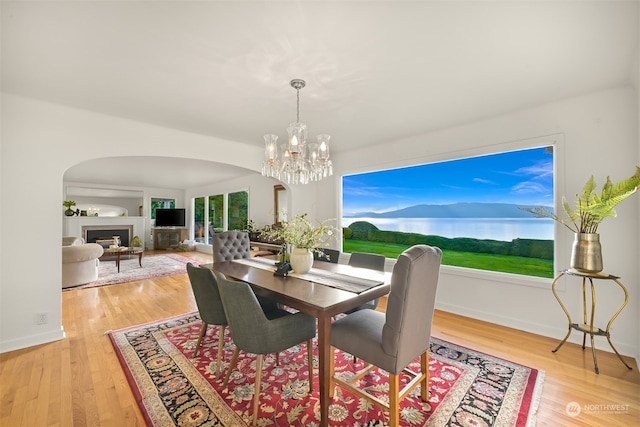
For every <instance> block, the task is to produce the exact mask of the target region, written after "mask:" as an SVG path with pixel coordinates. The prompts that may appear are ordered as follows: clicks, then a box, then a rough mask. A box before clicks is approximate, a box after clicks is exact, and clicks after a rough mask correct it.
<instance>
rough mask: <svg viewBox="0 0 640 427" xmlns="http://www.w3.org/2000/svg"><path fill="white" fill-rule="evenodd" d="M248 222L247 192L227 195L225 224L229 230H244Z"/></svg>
mask: <svg viewBox="0 0 640 427" xmlns="http://www.w3.org/2000/svg"><path fill="white" fill-rule="evenodd" d="M248 221H249V192H248V191H238V192H236V193H229V195H228V204H227V222H228V224H229V225H228V228H229V230H246V229H247V223H248Z"/></svg>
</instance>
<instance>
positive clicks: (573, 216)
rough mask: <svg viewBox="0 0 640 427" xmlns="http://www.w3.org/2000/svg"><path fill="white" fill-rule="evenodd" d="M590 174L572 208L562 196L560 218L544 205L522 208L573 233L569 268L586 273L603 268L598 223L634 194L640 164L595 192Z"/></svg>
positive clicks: (639, 184) (637, 183)
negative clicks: (549, 219) (557, 223)
mask: <svg viewBox="0 0 640 427" xmlns="http://www.w3.org/2000/svg"><path fill="white" fill-rule="evenodd" d="M596 187H597V185H596V182H595V180H594V178H593V175H592V176H591V177H590V178H589V179H588V180H587V182H586V183H585V185H584V187H583V188H582V192H581V193H580V194H577V195H576V196H577V200H576V202H575V207H571V206H570V205H569V202H568V201H567V199H566V198H565V197H562V208H563V210H564V212H565V214H566V217H560V216H558V215H556V214H555V213H554V212H552V211H551V210H550V209H549V208H546V207H535V208H523V210H525V211H528V212H531V213H533V214H534V215H535V216H536V217H538V218H552V219H554V220H556V221H558V222H559V223H560V224H562V225H564V226H565V227H567V228H568V229H570V230H571V231H573V232H574V233H575V240H574V243H573V250H572V254H571V268H574V269H576V270H580V271H585V272H589V273H598V272H600V271H602V252H601V248H600V236H599V234H598V233H597V231H598V226H599V225H600V223H601V222H602V221H603V220H604V219H605V218H608V217H612V218H614V217H615V216H616V215H617V214H616V211H615V209H614V208H615V207H616V206H617V205H618V204H619V203H620V202H622V201H623V200H625V199H626V198H628V197H629V196H631V195H632V194H633V193H635V192H636V191H637V190H638V188H639V187H640V167H638V166H636V172H635V174H633V175H632V176H630V177H629V178H626V179H623V180H622V181H619V182H617V183H615V184H614V183H612V182H611V179H610V178H609V177H607V182H606V183H605V184H604V185H603V186H602V191H601V192H600V193H599V194H598V193H597V192H596V191H595V190H596Z"/></svg>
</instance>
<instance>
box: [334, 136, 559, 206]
mask: <svg viewBox="0 0 640 427" xmlns="http://www.w3.org/2000/svg"><path fill="white" fill-rule="evenodd" d="M545 150H546V148H545V147H542V148H533V149H527V150H520V151H513V152H508V153H500V154H492V155H488V156H481V157H473V158H468V159H459V160H451V161H446V162H440V163H432V164H428V165H421V166H413V167H409V168H402V169H393V170H387V171H380V172H370V173H363V174H358V175H349V176H344V177H343V178H342V186H343V188H342V197H343V215H352V214H354V213H357V212H367V211H372V212H386V211H390V210H395V209H401V208H405V207H408V206H413V205H419V204H435V205H444V204H449V203H456V202H487V203H489V202H491V203H514V204H522V205H546V206H553V155H552V154H550V153H545Z"/></svg>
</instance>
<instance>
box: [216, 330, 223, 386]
mask: <svg viewBox="0 0 640 427" xmlns="http://www.w3.org/2000/svg"><path fill="white" fill-rule="evenodd" d="M219 328H220V332H219V333H218V356H217V357H216V378H218V377H220V364H221V363H222V347H223V345H224V329H225V326H224V325H220V326H219Z"/></svg>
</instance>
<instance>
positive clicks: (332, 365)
mask: <svg viewBox="0 0 640 427" xmlns="http://www.w3.org/2000/svg"><path fill="white" fill-rule="evenodd" d="M335 357H336V348H335V347H334V346H331V349H330V350H329V399H331V398H333V394H334V392H335V390H334V389H335V388H336V382H335V381H333V376H334V374H335V370H336V363H335ZM320 381H322V378H320Z"/></svg>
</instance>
